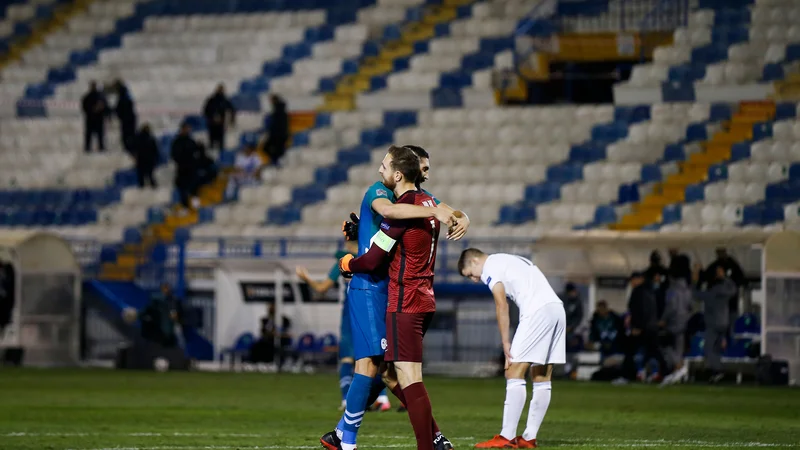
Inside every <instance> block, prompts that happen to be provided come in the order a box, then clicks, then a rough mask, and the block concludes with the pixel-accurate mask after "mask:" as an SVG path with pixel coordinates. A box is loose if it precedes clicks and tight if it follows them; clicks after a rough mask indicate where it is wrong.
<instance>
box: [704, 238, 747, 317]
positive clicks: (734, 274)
mask: <svg viewBox="0 0 800 450" xmlns="http://www.w3.org/2000/svg"><path fill="white" fill-rule="evenodd" d="M716 253H717V259H716V260H714V262H712V263H711V264H709V266H708V267H706V270H705V271H704V272H702V273H701V274H700V279H699V280H698V283H697V288H698V289H701V288H702V287H703V286H704V285H705V287H706V289H711V288H712V287H713V286H714V285H715V284H716V283H718V282H720V281H719V279H718V277H717V267H722V269H723V270H724V272H725V278H730V279H731V281H733V283H734V284H735V285H736V292H735V293H734V294H733V295H731V297H730V299H729V300H728V315H729V318H728V324H729V326H730V328H731V332H732V328H733V324H734V323H736V319H737V318H738V317H739V289H740V288H742V287H743V286H746V285H747V279H746V278H745V276H744V271H742V266H740V265H739V263H738V262H736V260H735V259H733V257H732V256H731V255H729V254H728V250H727V249H725V248H723V247H720V248H718V249H717V250H716Z"/></svg>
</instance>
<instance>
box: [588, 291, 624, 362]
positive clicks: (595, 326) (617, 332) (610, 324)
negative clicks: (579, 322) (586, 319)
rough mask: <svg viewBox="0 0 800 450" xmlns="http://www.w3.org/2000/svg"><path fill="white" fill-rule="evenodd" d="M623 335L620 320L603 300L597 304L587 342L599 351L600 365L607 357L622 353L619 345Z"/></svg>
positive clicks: (622, 326)
mask: <svg viewBox="0 0 800 450" xmlns="http://www.w3.org/2000/svg"><path fill="white" fill-rule="evenodd" d="M624 335H625V330H624V325H623V322H622V318H620V316H619V315H618V314H617V313H615V312H614V311H612V310H611V309H610V308H609V307H608V303H606V301H605V300H600V301H599V302H597V307H596V308H595V310H594V314H593V315H592V321H591V325H590V327H589V342H591V343H592V347H593V348H594V349H595V350H599V351H600V355H601V356H600V357H601V363H602V361H603V360H605V359H606V358H607V357H608V356H610V355H615V354H618V353H620V352H622V348H621V345H620V344H621V342H622V337H623V336H624Z"/></svg>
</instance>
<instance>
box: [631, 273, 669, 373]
mask: <svg viewBox="0 0 800 450" xmlns="http://www.w3.org/2000/svg"><path fill="white" fill-rule="evenodd" d="M630 284H631V288H632V290H631V296H630V299H629V300H628V311H629V312H630V315H629V316H628V319H627V320H628V321H629V325H630V329H631V334H630V336H628V339H627V345H626V350H625V362H623V363H622V377H623V378H624V379H625V380H627V381H633V380H635V379H636V372H637V370H636V362H635V361H634V358H635V356H636V354H637V353H638V352H639V349H644V361H645V362H647V361H649V360H650V359H651V358H653V359H655V360H656V361H657V362H658V367H659V368H660V370H661V371H665V370H667V367H668V366H667V363H666V361H664V356H663V355H662V354H661V349H660V348H659V345H658V311H657V305H656V296H655V292H654V291H653V287H652V285H651V283H650V282H649V281H648V279H647V277H646V276H645V274H644V273H642V272H634V273H633V274H631V278H630Z"/></svg>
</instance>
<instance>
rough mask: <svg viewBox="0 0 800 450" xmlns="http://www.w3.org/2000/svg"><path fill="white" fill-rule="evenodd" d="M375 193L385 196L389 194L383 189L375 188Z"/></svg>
mask: <svg viewBox="0 0 800 450" xmlns="http://www.w3.org/2000/svg"><path fill="white" fill-rule="evenodd" d="M375 193H376V194H378V195H384V196H387V197H388V196H389V194H388V193H387V192H386V191H385V190H383V189H376V190H375Z"/></svg>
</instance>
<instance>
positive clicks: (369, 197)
mask: <svg viewBox="0 0 800 450" xmlns="http://www.w3.org/2000/svg"><path fill="white" fill-rule="evenodd" d="M379 198H385V199H388V200H389V201H390V202H392V203H394V201H395V198H394V192H392V190H391V189H389V188H387V187H386V186H385V185H384V184H383V183H381V182H376V183H375V184H373V185H372V186H370V187H369V189H367V192H366V194H364V199H363V200H362V201H361V210H360V213H359V225H358V256H361V255H363V254H364V253H367V252H368V251H369V247H370V246H371V245H372V238H373V236H375V235H376V234H377V233H378V231H379V230H380V227H381V222H382V221H383V217H381V216H380V215H379V214H378V213H376V212H375V211H373V210H372V202H373V201H375V200H376V199H379ZM350 287H351V288H353V289H378V290H388V289H389V278H388V276H387V274H385V273H380V274H375V275H372V274H367V273H357V274H355V275H353V280H352V281H350Z"/></svg>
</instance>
